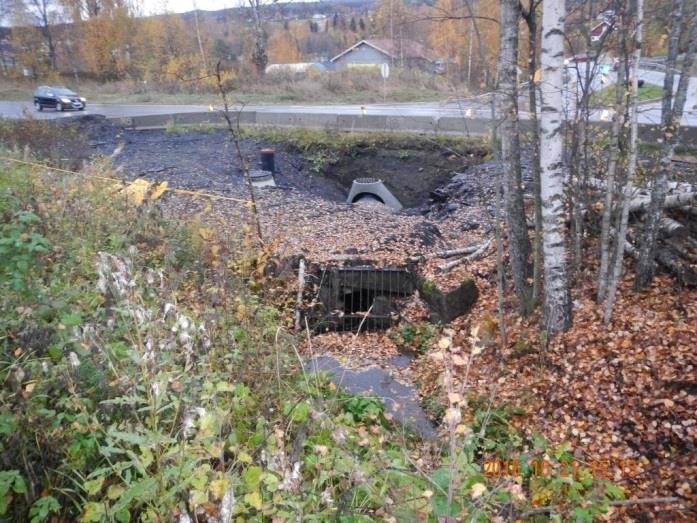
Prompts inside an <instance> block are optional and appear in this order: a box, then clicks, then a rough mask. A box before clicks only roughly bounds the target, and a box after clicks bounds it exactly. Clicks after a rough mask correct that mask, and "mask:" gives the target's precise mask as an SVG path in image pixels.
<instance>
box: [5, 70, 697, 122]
mask: <svg viewBox="0 0 697 523" xmlns="http://www.w3.org/2000/svg"><path fill="white" fill-rule="evenodd" d="M662 75H663V73H660V72H655V71H642V77H645V78H646V80H647V81H649V82H651V83H657V82H661V83H662ZM610 76H612V75H608V77H610ZM524 94H525V93H524ZM236 109H238V108H236ZM208 110H209V108H208V106H205V105H159V104H89V103H88V105H87V109H86V110H85V111H70V112H64V113H61V112H57V111H54V110H51V109H45V110H44V111H43V112H39V111H36V110H35V109H34V108H33V106H32V104H31V103H30V102H29V101H27V102H8V101H0V116H3V117H6V118H22V117H23V116H24V115H31V116H33V117H34V118H37V119H51V118H71V117H73V116H75V115H80V114H100V115H104V116H106V117H108V118H119V117H123V118H127V117H132V116H148V115H158V114H176V113H198V112H205V111H208ZM243 110H244V111H255V112H257V113H263V112H272V113H289V114H292V113H316V114H338V115H385V116H398V117H403V118H410V117H416V116H430V117H443V116H455V117H465V118H469V119H472V118H477V119H488V118H490V116H491V112H490V109H489V106H488V105H487V102H486V100H484V99H483V98H471V99H462V100H449V101H445V102H412V103H385V104H365V105H357V104H354V105H349V104H336V105H246V106H244V108H243ZM520 115H521V118H527V117H528V115H527V113H526V112H525V111H521V113H520ZM611 118H612V114H611V111H608V110H597V111H593V112H592V113H591V119H592V120H594V121H603V120H604V121H609V120H611ZM660 119H661V107H660V102H656V103H647V104H642V105H641V107H640V110H639V123H642V124H657V123H659V122H660ZM682 125H684V126H688V127H697V79H695V78H693V79H692V80H691V82H690V87H689V89H688V101H687V104H686V106H685V114H684V115H683V120H682Z"/></svg>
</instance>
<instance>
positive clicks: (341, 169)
mask: <svg viewBox="0 0 697 523" xmlns="http://www.w3.org/2000/svg"><path fill="white" fill-rule="evenodd" d="M486 155H487V151H486V149H485V148H483V147H480V148H468V149H466V150H464V151H455V150H452V149H450V148H444V147H443V146H442V145H441V144H439V143H434V142H430V141H428V140H425V139H423V138H419V137H417V138H414V139H413V141H412V140H409V141H405V140H399V142H397V143H390V142H389V141H387V142H384V143H381V144H380V145H379V147H374V146H367V147H356V148H353V149H352V150H351V151H350V152H348V153H346V154H341V155H340V156H338V157H337V158H335V159H334V161H332V162H331V163H330V165H327V166H326V167H325V168H324V169H323V170H322V174H323V176H324V177H325V178H327V182H328V183H332V184H335V185H336V186H337V189H339V190H340V191H341V190H342V189H343V191H342V193H343V192H346V194H348V189H350V188H351V183H352V182H353V180H355V179H356V178H378V179H381V180H382V181H383V182H385V185H386V186H387V187H388V188H389V189H390V191H391V192H392V194H394V195H395V197H396V198H397V199H398V200H399V201H400V202H401V203H402V205H404V207H407V208H414V207H419V206H421V205H423V204H424V203H425V202H426V201H427V200H428V199H429V198H430V196H431V192H432V191H433V190H435V189H436V188H438V187H441V186H443V185H445V184H447V183H448V182H449V181H450V179H451V178H452V177H453V176H454V175H455V174H456V173H458V172H462V171H464V170H466V169H467V168H469V167H471V166H472V165H476V164H478V163H480V162H481V161H482V159H483V158H484V157H485V156H486Z"/></svg>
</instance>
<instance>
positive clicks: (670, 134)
mask: <svg viewBox="0 0 697 523" xmlns="http://www.w3.org/2000/svg"><path fill="white" fill-rule="evenodd" d="M695 4H696V2H694V1H692V2H688V3H686V6H689V7H690V10H687V11H688V12H689V13H690V20H689V22H688V23H687V24H686V27H687V28H688V29H689V40H688V47H687V52H686V53H685V56H684V58H683V63H682V67H681V71H680V80H679V82H678V89H677V91H676V93H675V99H674V101H673V105H672V107H670V102H671V100H670V97H671V95H672V90H673V78H672V74H670V73H669V71H666V76H665V82H664V84H663V96H664V99H663V115H662V126H663V144H662V147H661V149H662V150H661V161H660V167H659V169H658V174H657V176H656V179H655V180H654V182H653V186H652V188H651V201H650V203H649V208H648V210H647V221H646V225H645V227H644V234H643V238H642V242H641V248H640V249H639V261H638V262H637V268H636V280H635V281H634V286H635V287H636V288H643V287H646V286H647V285H648V284H649V283H651V281H652V280H653V276H654V271H655V263H654V258H655V256H656V240H657V239H658V229H659V227H658V222H659V220H660V218H661V214H662V213H663V209H664V208H665V202H666V193H667V191H668V178H669V175H670V174H671V171H672V161H671V160H672V158H673V151H674V150H675V145H676V143H677V140H678V134H679V132H680V121H681V120H682V115H683V110H684V108H685V102H686V100H687V87H688V85H689V83H690V71H691V69H692V64H693V63H694V59H695V54H697V5H695ZM671 50H672V49H671ZM675 50H677V44H676V49H675ZM668 61H669V64H668V65H670V62H671V57H670V56H669V60H668Z"/></svg>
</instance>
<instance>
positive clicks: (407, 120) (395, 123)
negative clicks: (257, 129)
mask: <svg viewBox="0 0 697 523" xmlns="http://www.w3.org/2000/svg"><path fill="white" fill-rule="evenodd" d="M238 118H239V122H240V124H243V125H260V126H265V127H290V128H292V127H297V128H315V129H332V130H340V131H376V132H385V131H397V132H414V133H443V134H460V135H463V136H487V135H488V134H489V133H490V131H491V126H492V125H493V124H492V120H490V119H488V118H463V117H461V116H441V117H434V116H388V115H377V114H372V115H371V114H364V115H361V114H337V113H301V112H297V113H296V112H275V111H274V112H272V111H241V112H239V113H237V112H235V113H233V121H237V119H238ZM109 120H111V121H113V122H114V123H117V124H119V125H123V126H124V127H129V128H133V129H163V128H165V127H166V126H167V124H168V123H169V122H172V121H173V122H174V123H176V124H177V125H197V124H222V123H224V120H223V115H222V113H220V112H200V113H174V114H154V115H145V116H133V117H114V118H109ZM611 126H612V124H611V122H592V123H591V125H590V127H591V130H592V131H593V132H595V133H605V134H607V133H609V132H610V129H611ZM531 129H532V122H531V121H530V120H521V121H520V131H521V132H523V133H524V132H529V131H530V130H531ZM661 138H662V131H661V128H660V126H659V125H656V124H639V139H640V140H641V141H643V142H644V143H660V139H661ZM680 143H682V144H695V143H697V127H681V128H680Z"/></svg>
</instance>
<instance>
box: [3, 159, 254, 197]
mask: <svg viewBox="0 0 697 523" xmlns="http://www.w3.org/2000/svg"><path fill="white" fill-rule="evenodd" d="M0 160H5V161H7V162H15V163H21V164H23V165H30V166H32V167H39V168H41V169H49V170H51V171H56V172H59V173H65V174H77V175H78V176H88V177H91V178H96V179H98V180H107V181H112V182H120V183H125V180H122V179H121V178H114V177H110V176H100V175H98V174H87V173H81V172H78V171H70V170H68V169H61V168H59V167H51V166H50V165H44V164H42V163H36V162H28V161H26V160H18V159H17V158H8V157H7V156H0ZM165 192H174V193H178V194H186V195H188V196H202V197H204V198H213V199H218V200H227V201H231V202H240V203H247V202H248V201H249V200H241V199H239V198H232V197H230V196H223V195H222V194H212V193H205V192H200V191H189V190H187V189H176V188H170V187H167V188H166V189H165Z"/></svg>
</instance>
